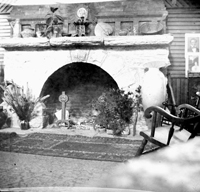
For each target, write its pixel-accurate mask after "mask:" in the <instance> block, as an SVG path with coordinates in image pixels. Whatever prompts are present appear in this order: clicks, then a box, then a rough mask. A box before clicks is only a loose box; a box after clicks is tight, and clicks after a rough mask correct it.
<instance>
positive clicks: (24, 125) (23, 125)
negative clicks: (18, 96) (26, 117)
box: [21, 122, 30, 130]
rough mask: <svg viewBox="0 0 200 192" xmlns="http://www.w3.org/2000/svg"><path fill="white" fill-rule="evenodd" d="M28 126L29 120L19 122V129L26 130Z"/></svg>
mask: <svg viewBox="0 0 200 192" xmlns="http://www.w3.org/2000/svg"><path fill="white" fill-rule="evenodd" d="M29 128H30V126H29V122H21V130H27V129H29Z"/></svg>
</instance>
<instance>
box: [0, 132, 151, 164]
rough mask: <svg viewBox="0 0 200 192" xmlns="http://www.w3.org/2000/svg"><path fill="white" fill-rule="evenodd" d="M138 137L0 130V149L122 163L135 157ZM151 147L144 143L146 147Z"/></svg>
mask: <svg viewBox="0 0 200 192" xmlns="http://www.w3.org/2000/svg"><path fill="white" fill-rule="evenodd" d="M140 144H141V140H130V139H125V138H120V137H116V138H107V137H86V136H80V135H76V136H74V135H58V134H46V133H32V134H29V135H28V136H26V137H19V136H18V135H17V134H16V133H0V151H7V152H16V153H26V154H35V155H47V156H56V157H66V158H75V159H86V160H87V159H88V160H99V161H114V162H124V161H127V160H129V159H131V158H133V157H134V156H135V153H136V151H137V149H138V147H139V146H140ZM150 147H151V146H147V148H150Z"/></svg>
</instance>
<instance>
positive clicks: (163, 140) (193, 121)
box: [135, 104, 200, 156]
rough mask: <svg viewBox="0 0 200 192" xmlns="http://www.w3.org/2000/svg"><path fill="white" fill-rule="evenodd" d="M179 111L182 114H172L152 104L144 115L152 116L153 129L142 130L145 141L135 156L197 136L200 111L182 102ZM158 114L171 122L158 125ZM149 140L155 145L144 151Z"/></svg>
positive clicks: (199, 127)
mask: <svg viewBox="0 0 200 192" xmlns="http://www.w3.org/2000/svg"><path fill="white" fill-rule="evenodd" d="M189 112H190V113H189ZM191 112H192V114H193V115H192V116H187V117H185V116H186V115H188V114H191ZM177 113H179V115H180V116H175V115H172V114H170V113H168V112H166V110H164V109H163V108H161V107H158V106H152V107H149V108H147V109H146V110H145V113H144V116H145V117H146V118H152V122H151V129H150V130H147V131H141V132H140V135H141V136H142V137H143V141H142V143H141V145H140V147H139V149H138V151H137V152H136V155H135V156H140V155H141V154H144V153H149V152H152V151H155V150H157V149H160V148H162V147H166V146H169V145H171V144H175V143H180V142H187V141H188V140H189V139H191V138H194V137H195V136H197V134H198V132H199V130H200V111H199V110H198V109H196V108H195V107H193V106H191V105H189V104H182V105H180V106H178V107H177ZM194 113H195V115H194ZM158 114H159V115H161V116H163V117H164V118H165V119H166V120H167V121H168V122H170V124H169V125H163V126H160V127H157V123H156V120H157V115H158ZM148 142H150V143H151V144H154V147H153V148H152V149H151V150H148V151H145V152H144V149H145V146H146V144H147V143H148Z"/></svg>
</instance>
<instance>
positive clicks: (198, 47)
mask: <svg viewBox="0 0 200 192" xmlns="http://www.w3.org/2000/svg"><path fill="white" fill-rule="evenodd" d="M189 73H200V33H186V34H185V76H186V77H188V74H189Z"/></svg>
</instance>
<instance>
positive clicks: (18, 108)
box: [1, 82, 49, 130]
mask: <svg viewBox="0 0 200 192" xmlns="http://www.w3.org/2000/svg"><path fill="white" fill-rule="evenodd" d="M1 88H2V89H3V90H4V96H3V103H4V104H3V105H4V106H8V107H9V108H8V109H12V110H13V111H14V112H15V113H16V115H17V117H18V119H19V121H20V125H21V129H24V130H25V129H29V128H30V125H29V122H30V121H31V120H32V118H34V113H33V112H34V109H35V107H36V106H37V104H38V103H39V102H42V101H43V100H44V99H46V98H47V97H49V95H48V96H45V97H43V98H37V99H35V98H34V97H33V96H32V94H31V92H30V90H29V88H28V87H27V91H26V94H25V93H24V90H23V88H20V87H19V86H18V85H17V84H15V83H14V82H10V83H9V84H7V83H5V86H2V85H1Z"/></svg>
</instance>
